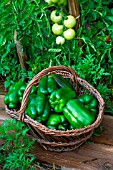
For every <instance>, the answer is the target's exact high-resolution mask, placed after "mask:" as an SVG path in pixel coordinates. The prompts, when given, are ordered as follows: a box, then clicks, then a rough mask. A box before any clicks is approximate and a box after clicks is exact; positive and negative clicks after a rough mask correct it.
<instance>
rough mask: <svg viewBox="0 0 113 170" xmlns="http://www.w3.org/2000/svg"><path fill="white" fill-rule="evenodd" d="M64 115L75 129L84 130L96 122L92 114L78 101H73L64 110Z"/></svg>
mask: <svg viewBox="0 0 113 170" xmlns="http://www.w3.org/2000/svg"><path fill="white" fill-rule="evenodd" d="M63 114H64V116H65V117H66V119H67V120H68V121H69V122H70V124H71V125H72V127H73V128H77V129H79V128H83V127H85V126H88V125H90V124H92V123H93V122H94V121H95V116H94V114H92V113H91V112H90V111H89V110H88V109H87V108H86V107H85V106H84V105H83V104H82V103H81V102H80V101H79V100H78V99H71V100H69V101H68V102H67V104H66V106H65V107H64V109H63Z"/></svg>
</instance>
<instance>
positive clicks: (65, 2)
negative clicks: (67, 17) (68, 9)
mask: <svg viewBox="0 0 113 170" xmlns="http://www.w3.org/2000/svg"><path fill="white" fill-rule="evenodd" d="M57 5H63V6H66V5H67V0H59V1H58V2H57Z"/></svg>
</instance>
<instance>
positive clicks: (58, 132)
mask: <svg viewBox="0 0 113 170" xmlns="http://www.w3.org/2000/svg"><path fill="white" fill-rule="evenodd" d="M51 70H52V71H56V70H60V71H64V72H65V71H66V72H68V73H69V74H70V75H71V78H72V79H75V78H76V79H77V81H78V82H79V83H81V84H82V83H84V84H86V85H87V86H88V87H90V88H91V90H92V92H94V95H95V94H96V95H97V96H98V97H99V99H100V101H99V104H100V105H99V113H98V115H97V118H96V120H95V121H94V122H93V123H92V124H91V125H89V126H86V127H84V128H80V129H73V130H66V131H62V130H56V129H49V128H47V127H46V126H45V125H43V124H42V123H39V122H37V121H35V120H33V119H31V118H30V117H29V116H27V115H25V113H24V111H23V110H22V109H23V106H22V105H21V108H20V110H19V111H15V113H17V114H19V119H20V120H22V121H23V122H24V121H25V122H28V123H30V124H32V125H33V126H35V127H37V128H38V129H40V130H41V131H42V132H44V133H45V134H54V135H56V136H57V135H61V136H67V135H69V136H70V135H74V134H83V133H86V132H89V131H90V130H93V129H95V128H96V127H98V126H99V124H100V122H101V121H102V119H103V111H104V106H105V103H104V100H103V98H102V97H101V95H100V93H99V92H98V91H97V90H96V89H95V88H94V87H93V86H91V85H90V84H89V83H88V82H87V81H86V80H84V79H82V78H80V77H79V75H78V74H77V73H76V72H75V71H74V70H73V69H72V68H70V67H66V66H62V65H60V66H51V67H48V68H46V69H44V70H42V71H41V72H39V73H38V74H37V75H35V76H34V77H33V79H32V80H31V81H30V82H29V84H28V86H27V88H26V90H25V92H24V96H23V100H22V104H24V99H25V100H27V98H26V93H27V92H26V91H27V90H28V93H29V92H30V90H29V89H30V88H31V87H32V83H33V82H34V81H36V80H37V79H38V78H39V79H40V78H41V77H42V75H43V76H44V75H45V74H48V73H51ZM97 96H95V97H97ZM7 110H8V108H7ZM8 111H9V114H10V110H8Z"/></svg>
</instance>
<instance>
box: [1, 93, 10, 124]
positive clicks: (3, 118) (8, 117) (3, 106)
mask: <svg viewBox="0 0 113 170" xmlns="http://www.w3.org/2000/svg"><path fill="white" fill-rule="evenodd" d="M3 99H4V95H0V120H1V121H3V120H6V119H10V116H9V115H8V114H7V113H6V111H5V105H4V101H3Z"/></svg>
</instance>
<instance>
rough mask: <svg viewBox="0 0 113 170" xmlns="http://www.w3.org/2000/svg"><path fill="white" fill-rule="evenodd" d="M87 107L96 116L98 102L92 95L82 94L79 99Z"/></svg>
mask: <svg viewBox="0 0 113 170" xmlns="http://www.w3.org/2000/svg"><path fill="white" fill-rule="evenodd" d="M77 99H78V100H79V101H80V102H81V103H83V104H84V105H85V107H86V108H87V109H89V110H90V111H91V112H92V113H93V114H94V115H96V114H97V112H98V101H97V99H96V98H95V97H94V96H93V95H92V94H82V95H80V96H78V98H77Z"/></svg>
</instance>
